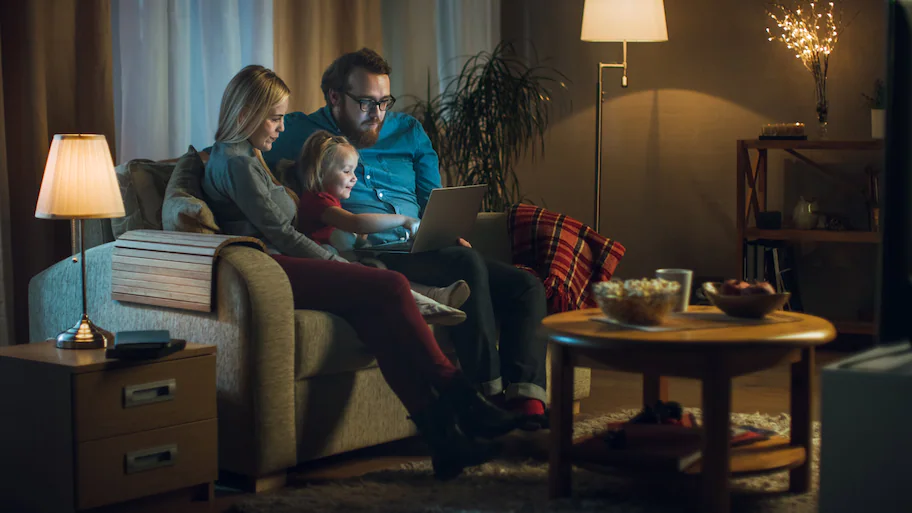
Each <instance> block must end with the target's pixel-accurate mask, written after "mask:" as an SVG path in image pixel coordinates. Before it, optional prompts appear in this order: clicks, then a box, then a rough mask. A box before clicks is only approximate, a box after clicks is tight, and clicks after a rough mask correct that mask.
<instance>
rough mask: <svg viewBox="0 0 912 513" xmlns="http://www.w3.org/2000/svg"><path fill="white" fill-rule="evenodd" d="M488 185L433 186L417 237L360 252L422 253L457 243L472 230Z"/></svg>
mask: <svg viewBox="0 0 912 513" xmlns="http://www.w3.org/2000/svg"><path fill="white" fill-rule="evenodd" d="M486 187H487V185H464V186H460V187H444V188H441V189H433V190H432V191H431V195H430V197H428V202H427V206H426V207H425V209H424V216H422V217H421V224H420V225H418V231H417V232H416V233H415V236H414V237H412V238H411V239H409V240H407V241H394V242H387V243H385V244H377V245H375V246H366V247H363V248H359V249H356V250H355V251H357V252H358V253H421V252H423V251H433V250H435V249H441V248H445V247H447V246H452V245H454V244H456V241H457V240H458V239H459V238H460V237H461V238H466V237H468V236H469V234H470V233H472V227H474V226H475V218H476V217H477V216H478V211H479V210H480V209H481V199H482V198H483V197H484V191H485V188H486Z"/></svg>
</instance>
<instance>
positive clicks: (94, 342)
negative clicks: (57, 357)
mask: <svg viewBox="0 0 912 513" xmlns="http://www.w3.org/2000/svg"><path fill="white" fill-rule="evenodd" d="M107 344H108V336H107V335H106V334H105V331H104V330H102V329H101V328H99V327H98V326H95V324H93V323H92V321H90V320H89V316H88V315H85V314H83V316H82V319H80V320H79V322H77V323H76V324H74V325H73V327H72V328H70V329H68V330H66V331H64V332H62V333H60V334H59V335H57V348H58V349H102V348H104V347H105V346H107Z"/></svg>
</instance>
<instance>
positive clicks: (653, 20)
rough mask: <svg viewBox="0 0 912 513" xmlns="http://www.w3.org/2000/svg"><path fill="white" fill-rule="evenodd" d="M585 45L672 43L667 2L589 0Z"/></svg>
mask: <svg viewBox="0 0 912 513" xmlns="http://www.w3.org/2000/svg"><path fill="white" fill-rule="evenodd" d="M580 39H582V40H583V41H632V42H649V41H668V29H667V28H666V26H665V1H664V0H586V4H585V6H583V29H582V31H581V32H580Z"/></svg>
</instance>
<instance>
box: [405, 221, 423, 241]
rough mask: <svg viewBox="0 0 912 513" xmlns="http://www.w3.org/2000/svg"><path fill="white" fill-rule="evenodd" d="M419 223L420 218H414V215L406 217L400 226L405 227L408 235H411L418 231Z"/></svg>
mask: <svg viewBox="0 0 912 513" xmlns="http://www.w3.org/2000/svg"><path fill="white" fill-rule="evenodd" d="M420 224H421V221H420V220H418V219H415V218H414V217H406V218H405V222H403V223H402V227H403V228H405V229H406V230H407V231H408V233H409V236H410V237H412V236H414V235H415V234H416V233H418V225H420Z"/></svg>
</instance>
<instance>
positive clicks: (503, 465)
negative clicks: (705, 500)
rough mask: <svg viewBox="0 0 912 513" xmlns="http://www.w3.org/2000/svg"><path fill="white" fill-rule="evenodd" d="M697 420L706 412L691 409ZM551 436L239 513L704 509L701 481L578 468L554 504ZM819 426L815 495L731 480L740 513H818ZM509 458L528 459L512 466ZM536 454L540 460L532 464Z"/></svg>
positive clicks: (587, 426) (783, 475) (584, 428)
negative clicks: (457, 463) (569, 492)
mask: <svg viewBox="0 0 912 513" xmlns="http://www.w3.org/2000/svg"><path fill="white" fill-rule="evenodd" d="M687 411H691V412H693V413H694V414H695V415H696V416H697V418H698V419H699V417H700V412H699V410H696V409H688V410H687ZM636 413H637V412H636V411H635V410H625V411H622V412H619V413H613V414H607V415H600V416H597V417H593V418H590V419H587V420H584V421H582V422H577V423H575V424H574V437H578V436H582V435H587V434H591V433H594V432H596V431H600V430H602V429H603V428H604V426H605V425H606V424H607V423H609V422H618V421H623V420H626V419H628V418H630V417H631V416H633V415H635V414H636ZM732 420H733V421H734V422H736V423H738V424H750V425H754V426H758V427H762V428H766V429H772V430H774V431H776V432H778V433H780V434H783V435H788V431H789V416H788V415H787V414H780V415H776V416H771V415H761V414H733V415H732ZM546 439H547V434H546V432H541V433H539V434H537V435H536V434H524V435H517V436H514V437H512V438H510V439H509V440H508V441H507V444H508V450H507V456H506V458H505V459H501V460H497V461H494V462H491V463H487V464H484V465H481V466H479V467H475V468H472V469H466V471H465V472H464V473H463V475H462V476H460V477H459V478H457V479H454V480H452V481H449V482H443V483H442V482H439V481H437V480H435V479H434V477H433V473H432V470H431V464H430V461H429V460H426V461H420V462H416V463H409V464H405V465H402V466H401V467H399V468H393V469H389V470H383V471H378V472H372V473H369V474H366V475H364V476H361V477H357V478H350V479H344V480H338V481H332V482H324V483H319V484H309V485H306V486H301V487H297V488H285V489H283V490H279V491H277V492H274V493H269V494H263V495H258V496H254V497H251V498H249V499H245V500H242V501H240V502H239V503H237V504H236V505H235V506H234V507H233V509H232V510H231V511H232V512H233V513H305V512H313V513H324V512H330V511H332V512H336V511H344V512H350V513H387V512H388V513H569V512H593V513H594V512H604V513H615V512H618V513H620V512H624V513H671V512H678V511H682V512H683V511H695V510H698V509H699V506H698V504H696V503H695V502H694V501H695V500H696V499H697V496H695V495H694V494H693V489H694V487H695V486H698V485H699V483H698V481H696V479H698V478H689V479H686V478H685V479H681V478H678V479H675V480H671V481H656V480H653V479H638V480H631V479H628V478H625V477H623V476H620V475H608V474H601V473H596V472H590V471H587V470H583V469H578V468H575V467H574V470H573V498H571V499H560V500H555V501H549V500H548V464H547V459H546V458H545V459H542V456H544V454H542V450H543V448H544V447H546V445H543V444H544V441H545V440H546ZM819 448H820V425H819V423H815V424H814V446H813V450H812V461H813V482H812V488H811V491H810V492H809V493H805V494H790V493H788V472H786V471H783V472H777V473H774V474H766V475H760V476H753V477H745V478H736V479H733V480H732V485H731V486H732V511H733V512H739V513H740V512H744V513H754V512H775V513H778V512H789V513H816V512H817V489H818V483H819V474H818V470H817V469H818V463H819V452H820V451H819ZM510 454H517V455H523V457H522V459H520V458H515V459H514V458H510ZM529 454H533V455H534V456H535V458H529V457H528V456H529Z"/></svg>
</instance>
